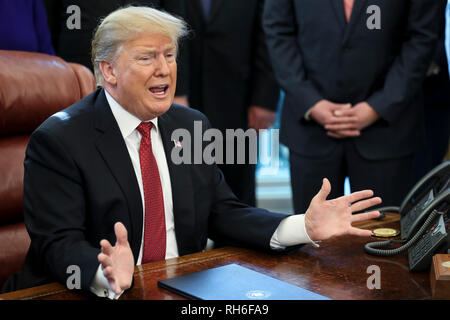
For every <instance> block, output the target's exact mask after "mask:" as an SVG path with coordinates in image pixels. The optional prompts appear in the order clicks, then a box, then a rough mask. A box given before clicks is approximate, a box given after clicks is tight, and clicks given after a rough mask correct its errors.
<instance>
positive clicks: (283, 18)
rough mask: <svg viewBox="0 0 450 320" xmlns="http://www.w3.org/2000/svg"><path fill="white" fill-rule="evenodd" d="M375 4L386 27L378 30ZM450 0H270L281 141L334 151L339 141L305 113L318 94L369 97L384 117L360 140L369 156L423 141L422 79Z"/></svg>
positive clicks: (268, 25)
mask: <svg viewBox="0 0 450 320" xmlns="http://www.w3.org/2000/svg"><path fill="white" fill-rule="evenodd" d="M370 5H377V6H378V7H379V8H380V14H381V15H380V16H381V29H380V30H377V29H374V30H370V29H369V28H368V27H367V20H368V18H369V17H370V16H371V15H372V13H367V8H368V7H369V6H370ZM443 5H444V1H443V0H395V1H392V0H371V1H367V0H355V3H354V7H353V11H352V15H351V20H350V22H349V23H347V22H346V20H345V15H344V7H343V1H342V0H268V1H266V7H265V11H264V28H265V32H266V34H267V43H268V47H269V52H270V54H271V58H272V64H273V66H274V71H275V74H276V76H277V79H278V81H279V83H280V84H281V86H282V89H283V90H285V92H286V98H285V103H284V108H283V114H282V120H281V132H280V139H281V142H283V143H285V144H286V145H287V146H288V147H289V148H290V149H291V150H293V151H295V152H297V153H299V154H302V155H305V156H316V157H320V156H326V155H328V154H330V153H331V152H332V151H333V149H334V147H336V145H337V144H338V143H339V141H338V140H336V139H333V138H330V137H328V136H327V135H326V132H325V130H324V129H323V128H322V127H321V126H320V125H318V124H317V123H315V122H314V121H310V122H308V121H305V120H304V115H305V113H306V111H307V110H308V109H309V108H311V107H312V106H313V105H314V104H315V103H316V102H318V101H319V100H321V99H328V100H331V101H333V102H337V103H352V104H356V103H359V102H362V101H366V102H368V103H369V104H370V105H371V106H372V107H373V108H374V109H375V111H376V112H377V113H378V114H379V115H380V119H379V120H378V121H377V122H376V123H374V124H373V125H371V126H370V127H368V128H366V129H364V130H363V131H362V134H361V136H360V137H357V138H354V139H353V140H354V143H355V145H356V148H357V149H358V151H359V152H360V154H361V155H362V156H363V157H365V158H368V159H387V158H396V157H401V156H405V155H410V154H412V153H413V152H414V151H416V150H417V149H418V147H420V145H421V143H422V142H423V138H424V132H423V118H422V115H423V101H422V100H421V86H422V83H423V79H424V76H425V73H426V70H427V69H428V66H429V63H430V59H431V54H432V51H433V48H434V43H435V40H436V38H437V33H438V28H439V17H440V12H442V11H441V10H443Z"/></svg>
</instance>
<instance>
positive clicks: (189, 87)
mask: <svg viewBox="0 0 450 320" xmlns="http://www.w3.org/2000/svg"><path fill="white" fill-rule="evenodd" d="M179 2H181V3H182V4H183V5H184V6H185V7H182V8H178V12H179V13H180V14H182V15H183V18H184V19H185V20H186V21H187V23H188V24H189V27H190V28H191V31H192V32H191V35H190V36H189V37H188V38H187V39H186V41H184V42H183V45H185V46H186V48H185V49H186V50H185V51H183V50H182V52H181V54H180V57H179V63H178V68H179V71H180V72H179V77H178V85H177V95H183V94H184V95H186V94H187V95H188V96H189V103H190V105H191V106H192V107H194V108H196V109H198V110H200V111H202V112H203V113H205V115H206V116H207V117H208V119H209V120H210V121H211V124H212V126H213V127H215V128H218V129H222V130H224V129H227V128H230V129H234V128H247V110H248V107H249V106H250V105H259V106H262V107H264V108H267V109H270V110H274V111H275V110H276V107H277V102H278V97H279V87H278V84H277V82H276V80H275V77H274V75H273V71H272V67H271V63H270V59H269V55H268V52H267V46H266V43H265V38H264V31H263V29H262V21H261V19H262V9H263V2H264V1H263V0H245V1H242V0H213V1H212V7H211V12H210V14H209V18H208V19H205V16H204V14H203V9H202V5H201V2H200V0H189V1H179ZM183 12H185V14H183Z"/></svg>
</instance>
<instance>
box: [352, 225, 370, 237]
mask: <svg viewBox="0 0 450 320" xmlns="http://www.w3.org/2000/svg"><path fill="white" fill-rule="evenodd" d="M348 234H350V235H353V236H358V237H370V236H372V231H370V230H363V229H358V228H354V227H351V228H350V230H349V232H348Z"/></svg>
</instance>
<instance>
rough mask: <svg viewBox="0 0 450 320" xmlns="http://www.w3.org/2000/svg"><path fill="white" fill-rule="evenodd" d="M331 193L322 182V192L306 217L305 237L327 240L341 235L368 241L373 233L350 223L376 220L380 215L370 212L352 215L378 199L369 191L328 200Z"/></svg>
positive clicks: (314, 199)
mask: <svg viewBox="0 0 450 320" xmlns="http://www.w3.org/2000/svg"><path fill="white" fill-rule="evenodd" d="M330 192H331V184H330V182H329V181H328V179H326V178H325V179H323V183H322V188H321V189H320V191H319V193H317V195H316V196H315V197H314V198H313V199H312V200H311V204H310V205H309V208H308V210H307V211H306V214H305V227H306V233H307V234H308V235H309V237H310V238H311V240H313V241H320V240H327V239H329V238H332V237H336V236H342V235H355V236H362V237H370V236H371V235H372V231H370V230H363V229H358V228H355V227H353V226H352V223H353V222H356V221H364V220H368V219H374V218H378V217H379V216H380V212H379V211H371V212H367V213H360V214H355V215H353V212H358V211H362V210H365V209H367V208H370V207H372V206H375V205H378V204H380V203H381V198H379V197H374V198H373V191H372V190H364V191H359V192H354V193H352V194H349V195H346V196H342V197H340V198H337V199H332V200H327V197H328V195H329V194H330Z"/></svg>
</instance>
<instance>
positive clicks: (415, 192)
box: [399, 161, 450, 240]
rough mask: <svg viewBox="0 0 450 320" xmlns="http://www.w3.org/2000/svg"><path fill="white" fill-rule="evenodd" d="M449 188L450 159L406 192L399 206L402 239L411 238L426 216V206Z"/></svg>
mask: <svg viewBox="0 0 450 320" xmlns="http://www.w3.org/2000/svg"><path fill="white" fill-rule="evenodd" d="M449 188H450V161H446V162H444V163H442V164H440V165H439V166H437V167H435V168H434V169H433V170H431V171H430V172H429V173H427V174H426V175H425V176H424V177H423V178H422V179H421V180H420V181H419V182H418V183H417V184H416V185H415V186H414V187H413V189H412V190H411V191H410V192H409V193H408V195H407V196H406V197H405V200H403V203H402V204H401V206H400V210H399V212H400V215H401V218H400V227H401V228H400V230H401V237H402V239H403V240H406V239H409V238H411V236H412V235H413V233H414V231H417V230H418V228H419V227H420V226H421V224H423V221H424V219H425V218H426V217H427V216H428V214H429V212H428V211H429V210H426V208H427V206H428V205H429V204H431V202H432V201H433V199H434V198H436V197H437V195H439V193H442V192H444V191H445V190H447V189H449Z"/></svg>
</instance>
